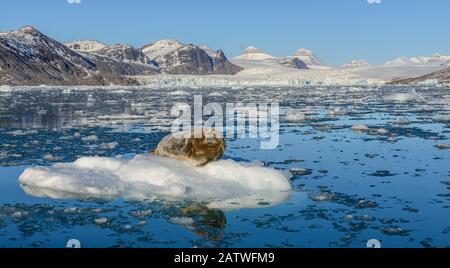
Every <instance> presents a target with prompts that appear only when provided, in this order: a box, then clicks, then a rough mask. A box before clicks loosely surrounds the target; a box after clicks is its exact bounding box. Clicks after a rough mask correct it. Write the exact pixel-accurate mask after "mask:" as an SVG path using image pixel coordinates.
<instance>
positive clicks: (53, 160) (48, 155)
mask: <svg viewBox="0 0 450 268" xmlns="http://www.w3.org/2000/svg"><path fill="white" fill-rule="evenodd" d="M42 159H44V160H45V161H50V162H55V161H57V160H58V159H59V158H58V157H54V156H53V155H51V154H46V155H44V157H42Z"/></svg>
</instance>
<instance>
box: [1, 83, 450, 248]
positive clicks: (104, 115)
mask: <svg viewBox="0 0 450 268" xmlns="http://www.w3.org/2000/svg"><path fill="white" fill-rule="evenodd" d="M195 94H198V95H202V96H203V97H204V102H205V103H208V102H218V103H221V104H224V103H226V102H233V103H234V102H244V103H245V102H257V103H261V102H262V103H264V102H267V103H272V102H279V103H280V105H281V107H283V109H282V110H283V111H287V110H288V108H292V109H298V110H302V111H303V112H305V114H306V120H304V121H298V122H287V121H283V120H282V123H281V139H280V146H279V147H278V148H277V149H275V150H261V149H260V146H259V141H258V140H251V139H229V140H227V143H228V148H227V151H226V155H225V158H228V159H234V160H238V161H249V162H250V161H255V160H258V161H262V162H264V163H265V164H266V166H268V167H272V168H276V169H279V170H282V171H291V172H292V173H293V177H292V178H291V184H292V188H293V190H292V192H291V194H290V196H289V198H288V199H287V200H286V201H284V202H283V203H281V204H270V203H268V204H266V205H265V206H263V207H262V208H258V209H238V210H228V211H227V210H225V211H219V210H211V209H207V208H206V206H205V204H190V203H186V202H170V203H169V202H164V201H161V200H160V201H155V200H152V201H150V200H144V201H139V202H138V201H133V202H130V201H127V200H122V199H117V200H109V201H102V200H92V199H90V200H89V199H84V200H77V199H66V200H61V199H51V198H39V197H35V196H30V195H27V194H26V193H25V192H24V190H23V189H22V188H21V187H20V185H19V182H18V178H19V176H20V174H21V173H22V172H23V171H24V170H25V169H26V168H27V167H29V166H39V165H45V166H49V165H53V164H55V163H60V162H72V161H74V160H76V159H77V158H79V157H83V156H108V157H114V156H118V155H123V156H125V157H132V156H133V155H136V154H143V153H146V152H148V151H149V150H151V149H154V148H155V147H156V145H157V143H158V142H159V140H160V139H161V138H162V137H164V136H165V135H167V134H168V132H169V130H170V124H171V121H172V120H173V118H172V117H171V116H170V115H169V112H170V109H171V107H172V105H173V104H174V103H176V102H187V103H192V99H193V96H194V95H195ZM449 117H450V89H449V88H434V87H417V88H403V87H362V88H354V87H311V88H215V89H203V88H183V89H169V88H147V89H143V88H124V89H111V88H108V89H101V88H98V89H95V88H89V89H86V88H78V89H77V88H33V89H11V90H3V91H0V141H1V143H0V247H65V246H66V242H67V241H68V240H69V239H73V238H75V239H78V240H80V241H81V243H82V246H83V247H365V246H366V242H367V241H368V240H369V239H378V240H380V241H381V243H382V246H383V247H448V246H450V161H449V160H450V149H449V148H448V147H449V146H448V145H449V144H450V140H449V139H450V118H449ZM359 124H364V125H366V126H368V128H369V129H368V130H365V131H363V132H358V131H353V130H352V129H351V128H352V126H354V125H359ZM94 137H95V138H94ZM187 208H190V209H187Z"/></svg>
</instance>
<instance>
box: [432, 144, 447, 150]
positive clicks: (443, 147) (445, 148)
mask: <svg viewBox="0 0 450 268" xmlns="http://www.w3.org/2000/svg"><path fill="white" fill-rule="evenodd" d="M434 147H436V148H437V149H439V150H447V149H450V144H445V143H442V144H436V145H435V146H434Z"/></svg>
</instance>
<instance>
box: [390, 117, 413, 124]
mask: <svg viewBox="0 0 450 268" xmlns="http://www.w3.org/2000/svg"><path fill="white" fill-rule="evenodd" d="M393 123H394V124H395V125H409V124H411V122H410V121H409V120H408V119H406V118H397V119H395V121H394V122H393Z"/></svg>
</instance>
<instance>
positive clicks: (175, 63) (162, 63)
mask: <svg viewBox="0 0 450 268" xmlns="http://www.w3.org/2000/svg"><path fill="white" fill-rule="evenodd" d="M142 51H143V52H144V54H146V55H147V57H149V58H150V59H152V60H154V61H155V62H156V63H157V64H158V65H159V67H160V68H161V70H162V71H163V72H165V73H168V74H192V75H207V74H225V75H233V74H236V73H238V72H240V71H241V70H242V68H241V67H239V66H236V65H234V64H232V63H231V62H229V61H228V59H227V58H226V57H225V54H224V53H223V51H221V50H219V51H217V52H216V55H215V57H211V56H210V55H208V52H207V51H205V50H204V49H202V48H200V47H198V46H195V45H184V44H181V43H179V42H178V41H175V40H161V41H157V42H154V43H151V44H149V45H147V46H144V47H143V48H142ZM210 54H211V53H210Z"/></svg>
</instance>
